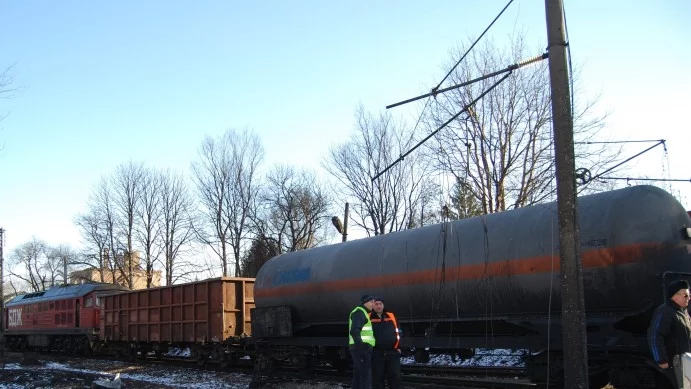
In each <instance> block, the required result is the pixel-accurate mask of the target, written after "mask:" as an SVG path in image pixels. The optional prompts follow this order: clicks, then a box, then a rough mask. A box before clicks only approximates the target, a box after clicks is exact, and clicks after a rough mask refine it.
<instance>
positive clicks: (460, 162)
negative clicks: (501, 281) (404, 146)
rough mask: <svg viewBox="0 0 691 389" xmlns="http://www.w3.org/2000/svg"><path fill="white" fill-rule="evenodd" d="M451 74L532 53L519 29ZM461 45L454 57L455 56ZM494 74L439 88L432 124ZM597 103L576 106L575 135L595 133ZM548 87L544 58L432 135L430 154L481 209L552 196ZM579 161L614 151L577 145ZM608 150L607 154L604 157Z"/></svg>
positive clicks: (461, 76)
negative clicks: (446, 89) (447, 88)
mask: <svg viewBox="0 0 691 389" xmlns="http://www.w3.org/2000/svg"><path fill="white" fill-rule="evenodd" d="M485 42H486V43H485V45H484V46H483V47H477V48H475V49H474V50H473V51H471V53H470V55H469V56H468V57H467V58H466V59H465V61H464V62H463V63H461V65H460V66H459V67H458V68H456V69H455V70H454V72H452V73H451V76H450V77H449V79H450V83H451V84H458V83H462V82H464V81H467V80H469V79H472V78H475V77H478V76H479V75H483V74H487V73H490V72H492V71H495V70H498V69H502V68H505V67H506V66H507V65H509V64H512V63H516V62H517V61H519V60H522V59H525V58H527V57H530V56H532V55H535V52H529V51H528V50H527V47H526V44H525V40H524V38H523V37H522V36H520V35H519V36H515V37H513V38H512V43H511V45H510V47H509V48H508V49H506V50H502V49H500V48H498V47H496V46H495V45H494V44H493V43H492V42H490V41H485ZM461 52H462V51H461V50H460V49H459V50H457V52H456V53H455V55H454V56H460V54H459V53H461ZM496 81H497V80H496V79H487V80H484V81H481V82H478V83H475V84H472V85H468V86H466V87H463V88H460V89H456V90H454V91H452V92H447V93H444V94H442V95H439V96H438V97H437V98H436V99H435V103H433V104H432V108H433V109H432V110H431V112H432V114H431V118H432V122H431V123H432V124H433V125H434V126H435V127H436V126H439V125H440V124H441V123H443V122H446V121H447V120H448V119H449V118H450V117H451V116H453V115H454V114H456V112H458V111H459V110H460V109H461V108H462V107H463V106H466V105H467V104H469V103H470V102H471V101H472V100H474V99H475V98H477V97H478V96H479V95H480V94H481V93H482V92H483V91H485V90H487V89H488V88H489V87H490V86H491V85H492V84H493V83H494V82H496ZM593 104H594V102H589V103H586V104H585V105H583V106H581V105H580V104H576V105H575V111H574V130H575V136H576V138H577V139H576V140H579V139H585V138H586V137H592V136H593V135H594V134H595V133H596V132H597V131H598V130H599V129H600V128H601V127H602V125H603V121H604V117H602V116H594V115H592V108H593ZM550 124H551V110H550V88H549V77H548V74H547V66H546V63H544V62H543V63H540V64H538V65H535V66H532V67H526V68H522V69H520V70H516V71H514V73H513V74H512V75H511V76H510V77H509V78H508V79H506V80H505V81H504V82H503V83H502V84H500V85H499V86H498V87H497V88H496V89H494V90H493V91H492V92H490V93H488V94H487V95H486V96H485V97H483V98H482V99H481V100H480V101H479V102H478V103H476V104H475V105H474V106H473V107H472V108H471V109H470V110H469V112H468V114H467V115H465V114H464V115H461V116H459V118H458V119H456V120H454V121H453V122H452V123H450V124H449V125H448V126H447V128H445V129H444V130H442V131H440V132H439V133H438V134H437V141H438V143H436V144H433V145H432V144H430V145H429V147H430V149H429V151H430V154H431V155H432V159H433V160H434V161H436V162H437V163H438V167H439V168H441V169H442V170H443V171H444V172H448V173H451V174H452V175H453V176H454V177H455V179H456V180H457V182H462V183H465V188H464V191H466V192H467V193H470V194H472V196H473V197H474V198H475V199H476V200H477V201H478V202H479V203H480V205H481V207H482V212H483V213H493V212H499V211H503V210H506V209H511V208H518V207H523V206H527V205H531V204H535V203H539V202H543V201H545V200H547V199H549V198H550V197H551V196H552V195H553V193H554V190H555V186H554V185H553V179H554V156H553V155H552V153H553V151H552V150H553V138H552V129H551V125H550ZM576 152H577V156H578V158H579V160H580V163H581V164H586V165H588V167H590V168H591V170H594V171H597V169H598V168H599V167H601V166H602V163H604V161H608V160H610V159H611V157H612V156H613V154H612V153H605V152H603V149H593V148H592V147H591V148H585V147H580V146H579V145H577V150H576ZM608 156H609V158H608Z"/></svg>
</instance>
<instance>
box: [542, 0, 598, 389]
mask: <svg viewBox="0 0 691 389" xmlns="http://www.w3.org/2000/svg"><path fill="white" fill-rule="evenodd" d="M545 14H546V19H547V42H548V46H547V52H548V54H549V77H550V87H551V92H552V125H553V131H554V156H555V164H556V181H557V204H558V205H557V209H558V214H559V255H560V265H561V272H560V279H561V301H562V308H561V312H562V314H561V321H562V342H563V345H564V355H563V358H564V388H566V389H571V388H579V389H586V388H588V351H587V341H586V324H585V303H584V298H583V275H582V264H581V252H580V239H579V232H578V213H577V206H576V176H575V169H576V168H575V156H574V146H573V115H572V112H571V93H570V88H569V69H568V65H567V60H566V54H567V53H566V46H567V45H568V42H566V32H565V22H564V17H563V15H564V12H563V3H562V1H561V0H545Z"/></svg>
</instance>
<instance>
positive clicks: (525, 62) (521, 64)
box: [386, 53, 547, 109]
mask: <svg viewBox="0 0 691 389" xmlns="http://www.w3.org/2000/svg"><path fill="white" fill-rule="evenodd" d="M545 59H547V53H544V54H542V55H537V56H535V57H531V58H528V59H525V60H523V61H520V62H517V63H515V64H513V65H509V66H507V67H506V68H504V69H501V70H497V71H495V72H492V73H489V74H485V75H483V76H480V77H478V78H474V79H472V80H470V81H466V82H463V83H460V84H456V85H452V86H449V87H446V88H444V89H439V90H433V91H432V92H430V93H425V94H424V95H420V96H416V97H413V98H410V99H407V100H403V101H399V102H398V103H394V104H390V105H387V106H386V109H390V108H394V107H398V106H399V105H403V104H408V103H412V102H413V101H417V100H420V99H424V98H425V97H429V96H434V97H436V96H437V95H438V94H439V93H444V92H448V91H450V90H454V89H458V88H461V87H464V86H467V85H470V84H474V83H476V82H478V81H482V80H486V79H488V78H491V77H494V76H498V75H500V74H503V73H507V72H509V73H510V72H512V71H514V70H516V69H520V68H522V67H525V66H528V65H531V64H533V63H536V62H540V61H542V60H545Z"/></svg>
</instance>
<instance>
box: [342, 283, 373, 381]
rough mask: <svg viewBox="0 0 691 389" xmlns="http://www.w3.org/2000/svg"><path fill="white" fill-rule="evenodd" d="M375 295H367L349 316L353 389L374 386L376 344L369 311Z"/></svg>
mask: <svg viewBox="0 0 691 389" xmlns="http://www.w3.org/2000/svg"><path fill="white" fill-rule="evenodd" d="M373 305H374V297H372V296H370V295H365V296H362V297H361V298H360V305H358V306H357V307H355V309H353V310H352V311H351V312H350V316H349V317H348V348H349V350H350V356H351V357H352V358H353V386H352V388H353V389H370V388H371V387H372V348H373V347H374V345H375V341H374V332H373V331H372V322H371V321H370V319H369V312H370V311H371V310H372V307H373Z"/></svg>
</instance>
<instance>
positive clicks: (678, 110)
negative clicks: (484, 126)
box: [0, 0, 691, 254]
mask: <svg viewBox="0 0 691 389" xmlns="http://www.w3.org/2000/svg"><path fill="white" fill-rule="evenodd" d="M504 5H505V2H504V1H503V0H502V1H493V0H492V1H484V2H477V1H458V0H456V1H429V2H420V1H396V2H365V1H352V2H316V1H301V2H285V1H280V2H279V1H273V2H271V1H267V2H247V3H239V2H231V1H202V2H183V1H153V0H152V1H144V2H142V1H118V2H87V1H66V0H63V1H59V2H57V1H56V2H49V1H32V0H5V1H3V2H2V3H0V67H2V68H4V67H5V66H8V65H11V64H15V65H16V70H17V74H16V86H19V87H21V89H22V90H21V91H20V92H19V93H17V94H16V96H15V97H14V98H13V99H10V100H0V113H8V114H9V116H8V117H7V118H6V119H5V120H4V121H2V122H0V145H1V147H2V150H0V188H1V189H0V226H2V227H3V228H5V229H6V230H7V233H6V234H7V236H6V244H7V247H6V251H5V252H6V254H7V253H9V251H11V250H12V248H14V247H15V246H17V245H19V244H21V243H23V242H25V241H27V240H29V239H31V237H32V236H35V237H37V238H39V239H43V240H46V241H47V242H49V243H51V244H59V243H69V244H72V245H73V246H75V247H78V245H79V233H78V231H77V229H76V227H74V225H73V222H72V220H73V218H74V216H75V215H76V214H78V213H79V212H82V211H84V210H85V207H86V201H87V199H88V196H89V193H90V191H91V189H92V188H93V186H94V185H95V184H96V183H97V182H98V180H99V177H100V176H101V175H104V174H110V173H112V172H113V171H114V169H115V167H116V166H117V165H118V164H120V163H123V162H127V161H129V160H134V161H144V162H146V163H147V164H149V165H151V166H155V167H160V168H171V169H173V170H179V171H183V172H187V170H188V168H189V165H190V162H191V161H192V160H193V159H194V158H195V156H196V152H197V147H198V146H199V144H200V142H201V140H202V139H203V137H204V136H205V135H217V134H220V133H222V132H223V131H224V130H226V129H227V128H238V129H242V128H251V129H254V130H255V131H256V132H257V133H258V134H259V135H260V137H261V138H262V141H263V144H264V146H265V149H266V155H267V161H266V164H267V166H268V165H270V164H272V163H274V162H286V163H291V164H294V165H297V166H305V167H309V168H318V165H319V162H320V161H321V160H322V159H323V157H324V155H325V150H327V149H328V147H329V145H330V144H332V143H333V142H337V141H340V140H343V139H345V138H346V137H347V136H348V135H349V134H350V132H351V131H352V129H353V113H354V110H355V107H356V106H357V105H358V104H360V103H362V104H363V105H364V106H365V108H366V109H368V110H372V111H377V110H380V109H384V106H385V105H386V104H389V103H393V102H396V101H398V100H401V99H404V98H407V97H411V96H413V95H417V94H419V93H420V92H421V91H424V90H428V89H429V88H430V87H431V86H433V85H435V84H436V82H438V81H439V80H440V79H441V77H442V76H443V72H442V66H443V64H445V63H448V62H449V61H450V57H449V50H450V49H451V48H452V47H454V46H456V45H457V44H458V43H459V42H463V41H465V40H467V39H468V37H476V36H477V35H478V34H479V33H480V32H481V31H482V30H483V29H484V28H485V27H486V25H487V24H488V23H489V22H490V21H491V20H492V18H494V16H495V15H496V13H497V12H498V11H499V10H500V9H501V8H502V7H503V6H504ZM565 6H566V10H567V21H568V27H569V34H570V41H571V50H572V55H573V59H574V61H575V63H576V64H577V65H578V66H580V67H581V68H582V75H581V81H582V84H583V86H584V93H585V94H586V95H587V96H595V95H598V94H599V95H600V96H601V97H600V105H599V106H598V109H600V110H601V111H606V112H609V113H610V116H609V118H608V121H607V123H608V125H607V127H606V128H605V131H604V134H603V136H606V137H608V138H609V139H650V138H652V139H658V138H665V139H667V140H668V151H669V155H668V158H669V165H670V168H671V171H663V169H662V163H663V162H664V158H663V154H662V150H656V151H653V152H651V153H648V154H647V155H646V157H645V158H641V159H639V160H637V161H636V163H634V164H632V165H629V166H630V168H631V169H632V175H638V176H642V175H648V176H651V177H660V176H663V175H664V176H666V175H667V174H669V175H670V176H671V177H673V178H686V179H688V178H691V172H690V171H689V169H688V159H687V157H686V154H687V153H688V150H689V141H688V139H689V137H688V135H687V134H688V132H689V125H688V120H685V119H686V117H685V116H686V114H687V112H688V111H689V109H690V108H691V99H690V98H689V94H688V91H689V90H691V76H689V72H688V69H689V63H691V51H690V50H689V44H688V41H689V38H691V27H689V23H688V21H689V20H691V3H690V2H688V0H665V1H656V2H653V1H623V0H612V1H592V0H580V1H578V2H576V1H567V2H566V3H565ZM515 30H523V31H525V32H526V33H527V34H528V37H529V39H530V40H531V42H535V47H536V48H540V47H543V46H541V45H544V43H545V42H546V38H545V34H546V33H545V25H544V2H543V1H528V0H515V1H514V3H513V4H512V5H511V7H510V8H509V9H508V11H507V12H506V13H505V15H504V16H503V17H502V18H501V19H500V20H499V21H498V22H497V24H496V25H495V27H494V28H493V29H492V30H491V31H490V34H489V35H490V36H491V38H492V39H494V40H495V42H499V43H501V42H503V41H508V38H507V36H508V34H509V33H511V32H512V31H515ZM538 53H539V52H536V54H538ZM413 109H414V107H411V109H410V110H406V109H399V110H397V111H395V113H396V114H397V115H399V114H400V115H404V116H406V117H411V116H412V115H414V112H412V111H411V110H413ZM639 150H640V148H639V147H638V146H635V147H627V148H626V149H625V152H628V153H631V154H635V152H637V151H639ZM639 173H640V174H639ZM672 189H673V193H675V194H677V193H679V194H680V195H681V200H682V203H683V204H684V205H685V206H686V207H687V208H688V209H691V184H690V183H686V184H679V185H675V186H673V187H672Z"/></svg>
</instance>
